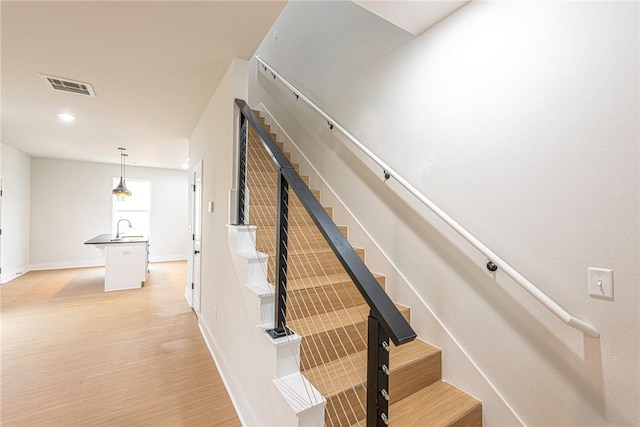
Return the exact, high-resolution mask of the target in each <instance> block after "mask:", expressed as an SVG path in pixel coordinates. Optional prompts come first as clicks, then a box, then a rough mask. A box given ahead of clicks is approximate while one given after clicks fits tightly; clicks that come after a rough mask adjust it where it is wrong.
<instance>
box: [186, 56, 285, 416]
mask: <svg viewBox="0 0 640 427" xmlns="http://www.w3.org/2000/svg"><path fill="white" fill-rule="evenodd" d="M247 65H248V64H247V62H246V61H244V60H240V59H234V60H233V61H232V62H231V64H230V65H229V68H228V69H227V72H226V74H225V76H224V78H223V79H222V81H221V82H220V85H219V86H218V88H217V90H216V92H215V93H214V95H213V96H212V98H211V100H210V102H209V104H208V106H207V108H206V109H205V111H204V112H203V114H202V117H201V118H200V120H199V122H198V124H197V126H196V128H195V129H194V131H193V133H192V135H191V138H190V140H189V158H190V159H191V162H192V165H193V164H195V162H198V161H199V160H200V159H202V160H203V166H202V200H203V212H202V241H201V253H200V256H201V264H202V276H201V312H200V314H199V317H198V319H199V323H200V326H201V328H202V330H203V334H204V336H205V339H206V340H207V342H208V344H209V346H210V348H211V350H212V353H213V355H214V357H215V358H216V362H217V365H218V368H219V370H220V373H221V375H222V377H223V379H224V380H225V383H226V385H227V388H228V391H229V393H230V395H231V398H232V400H233V401H234V404H235V405H236V409H237V411H238V414H239V416H240V417H241V420H242V421H243V423H244V424H246V425H257V424H258V422H257V420H274V419H278V418H277V416H276V415H275V414H274V413H273V412H274V410H275V409H274V408H275V406H274V405H273V404H272V403H271V402H270V401H269V397H268V396H269V389H270V388H273V387H274V386H273V383H272V381H271V378H270V377H268V376H266V375H265V372H264V371H262V370H261V369H260V368H259V364H256V363H255V354H256V351H257V348H259V347H257V346H256V343H255V342H254V341H253V336H254V335H255V334H254V333H253V331H254V329H255V328H256V325H255V324H252V323H251V321H250V320H249V319H250V318H251V317H252V316H249V313H247V310H246V309H245V304H244V301H243V296H242V286H243V284H242V283H239V282H238V278H237V276H236V273H235V270H234V268H233V263H232V258H231V253H230V251H229V246H228V245H229V244H228V238H227V227H226V225H227V224H228V213H229V191H230V190H231V189H232V188H233V181H234V177H233V164H234V154H233V153H234V129H235V126H236V122H235V115H234V99H235V98H242V99H246V98H247V81H248V75H247ZM209 201H213V202H214V205H215V209H214V212H211V213H209V212H206V208H204V207H206V206H207V202H209Z"/></svg>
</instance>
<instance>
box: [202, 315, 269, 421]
mask: <svg viewBox="0 0 640 427" xmlns="http://www.w3.org/2000/svg"><path fill="white" fill-rule="evenodd" d="M198 327H199V328H200V333H201V334H202V337H203V338H204V342H205V344H207V348H208V349H209V353H210V354H211V357H212V358H213V362H214V363H215V364H216V368H217V369H218V373H219V374H220V378H222V382H223V383H224V387H225V388H226V389H227V394H229V398H230V399H231V403H232V404H233V407H234V408H235V410H236V414H238V418H240V423H241V424H242V425H243V426H257V425H259V424H258V420H257V419H256V417H255V415H254V414H253V413H252V412H251V409H250V406H249V405H248V403H247V399H246V398H245V396H244V393H242V389H241V388H240V385H239V384H238V381H237V380H236V379H235V377H234V376H233V373H231V372H230V371H229V370H227V369H226V363H225V360H224V356H223V355H222V352H220V349H219V348H218V345H217V344H216V342H215V340H214V339H213V336H212V335H211V331H210V330H209V328H208V327H207V324H206V323H205V322H204V321H203V320H202V317H199V318H198ZM241 403H244V404H243V405H241ZM244 408H246V411H245V410H244Z"/></svg>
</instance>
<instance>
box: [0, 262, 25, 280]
mask: <svg viewBox="0 0 640 427" xmlns="http://www.w3.org/2000/svg"><path fill="white" fill-rule="evenodd" d="M5 270H6V269H5ZM31 270H32V268H31V266H28V265H26V266H23V267H19V268H12V269H10V270H8V271H4V272H2V274H0V284H2V283H7V282H10V281H12V280H13V279H15V278H16V277H20V276H22V275H23V274H25V273H28V272H29V271H31Z"/></svg>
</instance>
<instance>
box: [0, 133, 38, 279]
mask: <svg viewBox="0 0 640 427" xmlns="http://www.w3.org/2000/svg"><path fill="white" fill-rule="evenodd" d="M1 149H2V160H1V162H2V163H1V164H2V169H0V175H2V185H3V200H2V260H1V261H0V266H1V267H2V276H1V277H0V283H5V282H7V281H9V280H11V279H13V278H15V277H16V276H17V275H19V274H22V273H24V272H26V271H28V269H29V233H30V230H29V212H30V187H31V186H30V182H31V158H30V157H29V156H28V155H26V154H24V153H22V152H21V151H18V150H16V149H15V148H12V147H10V146H8V145H5V144H2V148H1Z"/></svg>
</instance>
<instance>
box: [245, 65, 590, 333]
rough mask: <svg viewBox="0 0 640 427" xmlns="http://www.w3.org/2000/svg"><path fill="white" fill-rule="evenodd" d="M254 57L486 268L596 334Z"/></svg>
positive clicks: (564, 318)
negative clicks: (462, 241)
mask: <svg viewBox="0 0 640 427" xmlns="http://www.w3.org/2000/svg"><path fill="white" fill-rule="evenodd" d="M255 58H256V60H257V61H258V62H259V63H260V66H262V68H263V69H264V71H269V72H270V73H271V75H272V76H273V78H274V79H276V78H277V79H278V80H280V81H281V82H282V84H284V85H285V86H286V87H287V88H289V89H290V90H291V91H292V92H293V93H294V95H295V96H296V98H297V99H302V100H303V101H304V102H305V103H306V104H307V105H309V107H311V108H312V109H313V110H314V111H316V113H318V114H319V115H320V116H321V117H322V118H324V119H325V120H326V121H327V125H328V126H329V128H330V129H336V130H339V131H340V132H341V133H342V134H343V135H344V136H345V137H346V138H347V139H348V140H349V141H350V142H351V143H353V145H354V146H355V147H356V148H358V149H359V150H360V151H361V152H362V153H363V154H365V155H366V156H367V157H368V158H369V159H371V160H372V161H373V162H374V163H376V164H377V165H378V166H379V167H380V168H381V169H382V171H383V174H384V177H385V179H389V178H393V179H394V180H395V181H396V182H398V183H399V184H400V185H401V186H402V187H404V188H405V189H406V190H407V191H408V192H409V193H410V194H411V195H413V196H414V197H415V198H416V199H418V200H419V201H420V202H421V203H422V204H423V205H425V206H426V207H427V208H429V209H430V210H431V211H432V212H433V213H434V214H436V215H437V216H438V217H439V218H440V219H441V220H443V221H444V222H445V223H446V224H447V225H448V226H449V227H451V228H452V229H453V230H454V231H455V232H456V233H458V234H459V235H460V236H461V237H462V238H463V239H465V240H466V241H467V242H469V243H470V244H471V245H472V246H473V247H474V248H476V249H477V250H478V251H479V252H480V253H481V254H483V255H484V256H485V257H487V259H488V262H487V265H486V267H487V269H488V270H490V271H492V272H493V271H496V270H497V269H498V268H500V269H501V270H502V271H503V272H504V273H505V274H507V275H508V276H509V277H511V278H512V279H513V280H514V281H515V282H516V283H517V284H518V285H520V287H522V288H523V289H524V290H525V291H527V292H528V293H529V294H530V295H532V296H533V297H534V298H535V299H536V300H537V301H538V302H540V303H541V304H542V305H544V306H545V307H546V308H547V309H548V310H550V311H551V312H552V313H553V314H554V315H556V316H557V317H558V318H559V319H560V320H562V321H563V322H564V323H566V324H567V325H569V326H571V327H572V328H575V329H577V330H579V331H581V332H583V333H585V334H587V335H589V336H590V337H594V338H598V337H599V336H600V333H599V332H598V331H597V330H596V329H595V328H594V327H593V326H591V325H590V324H588V323H586V322H584V321H583V320H580V319H578V318H577V317H575V316H573V315H572V314H570V313H569V312H568V311H567V310H565V309H564V308H562V307H561V306H560V305H559V304H558V303H556V302H555V301H554V300H553V299H551V298H550V297H549V296H548V295H546V294H545V293H544V292H542V291H541V290H540V289H539V288H537V287H536V286H535V285H534V284H533V283H531V282H530V281H529V280H527V279H526V278H525V277H524V276H522V275H521V274H520V273H518V271H517V270H516V269H515V268H513V267H512V266H511V265H509V263H507V262H506V261H505V260H503V259H502V258H500V257H499V256H498V255H497V254H496V253H495V252H493V251H492V250H491V249H489V248H488V247H487V246H486V245H485V244H484V243H482V242H481V241H480V240H478V239H477V238H476V237H475V236H474V235H472V234H471V233H470V232H469V231H467V230H466V229H465V228H464V227H462V226H461V225H460V224H458V223H457V222H456V221H455V220H454V219H453V218H451V217H450V216H449V215H447V214H446V213H445V212H444V211H443V210H442V209H440V207H438V206H437V205H436V204H435V203H434V202H433V201H431V200H430V199H429V198H427V197H426V196H425V195H424V194H422V193H421V192H420V191H418V189H417V188H415V187H414V186H413V185H411V184H410V183H409V182H408V181H407V180H405V179H404V178H403V177H402V176H400V174H398V173H397V172H396V171H395V170H394V169H393V168H391V167H390V166H389V165H388V164H386V163H385V162H384V161H383V160H382V159H380V158H379V157H378V156H376V155H375V154H374V153H373V152H372V151H371V150H369V149H368V148H367V147H365V146H364V144H362V143H361V142H360V141H358V140H357V139H356V138H355V137H354V136H353V135H351V134H350V133H349V132H348V131H347V130H346V129H345V128H344V127H342V126H341V125H340V124H339V123H337V122H336V121H335V120H334V119H333V118H332V117H331V116H329V115H328V114H327V113H325V112H324V111H323V110H322V109H320V107H318V106H317V105H316V104H315V103H314V102H313V101H311V100H310V99H309V98H307V97H306V96H304V95H303V94H302V93H301V92H300V91H299V90H298V89H296V88H295V87H294V86H293V85H292V84H291V83H289V82H288V81H287V80H286V79H285V78H284V77H282V75H280V74H279V73H278V72H277V71H276V70H274V69H273V67H271V66H270V65H269V64H267V63H266V62H265V61H264V60H263V59H261V58H260V57H258V56H256V57H255Z"/></svg>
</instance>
